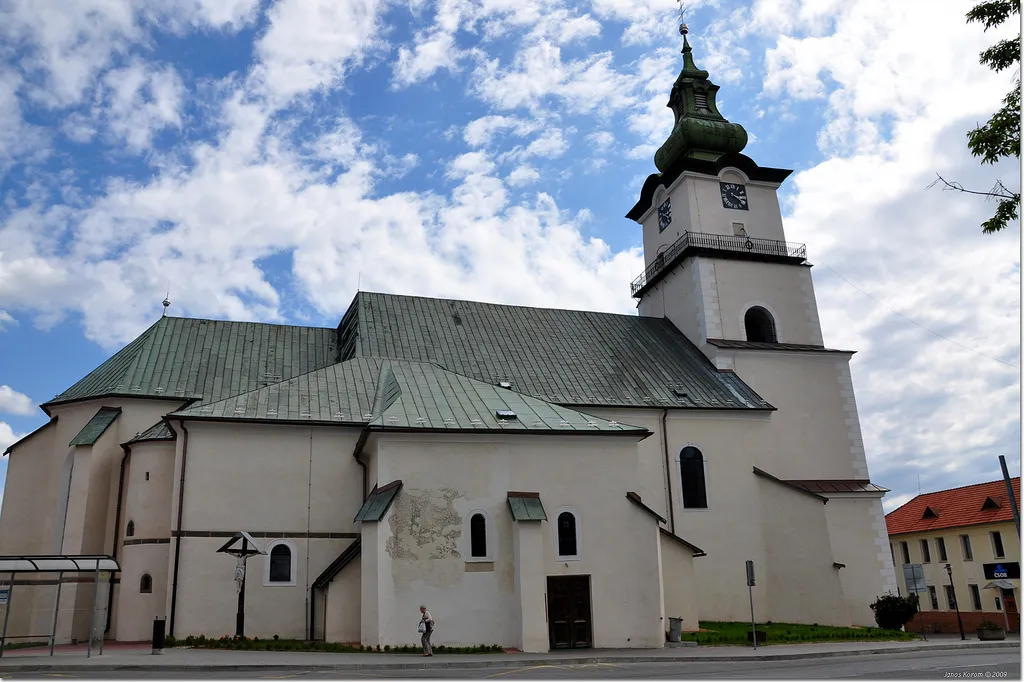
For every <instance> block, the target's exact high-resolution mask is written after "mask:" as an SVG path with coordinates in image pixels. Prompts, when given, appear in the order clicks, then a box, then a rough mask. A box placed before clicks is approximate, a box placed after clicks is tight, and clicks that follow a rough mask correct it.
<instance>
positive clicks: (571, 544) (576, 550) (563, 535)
mask: <svg viewBox="0 0 1024 682" xmlns="http://www.w3.org/2000/svg"><path fill="white" fill-rule="evenodd" d="M555 519H556V521H555V542H556V543H557V547H558V559H559V560H563V559H576V558H579V555H580V537H579V535H580V523H579V517H578V516H577V515H576V513H575V512H573V511H571V510H568V509H566V510H564V511H560V512H558V515H557V516H556V517H555Z"/></svg>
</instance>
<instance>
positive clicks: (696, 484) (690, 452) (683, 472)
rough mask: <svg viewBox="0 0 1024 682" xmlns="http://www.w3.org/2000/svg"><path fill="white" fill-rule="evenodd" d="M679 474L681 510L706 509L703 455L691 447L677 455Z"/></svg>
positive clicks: (706, 498) (706, 497)
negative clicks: (681, 493) (681, 487)
mask: <svg viewBox="0 0 1024 682" xmlns="http://www.w3.org/2000/svg"><path fill="white" fill-rule="evenodd" d="M679 474H680V477H681V478H682V481H683V508H684V509H707V507H708V491H707V486H706V484H705V481H704V455H703V454H701V451H700V450H698V449H697V448H695V447H693V446H687V447H685V448H683V451H682V452H680V453H679Z"/></svg>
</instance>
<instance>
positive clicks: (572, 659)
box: [0, 633, 1020, 673]
mask: <svg viewBox="0 0 1024 682" xmlns="http://www.w3.org/2000/svg"><path fill="white" fill-rule="evenodd" d="M1019 647H1020V637H1019V635H1017V634H1015V633H1014V634H1010V635H1008V636H1007V639H1005V640H1002V641H996V642H980V641H978V640H977V639H976V638H969V639H968V640H967V641H961V640H960V637H959V635H930V636H929V638H928V641H924V640H917V641H909V642H906V641H903V642H823V643H812V644H772V645H769V646H764V645H762V646H759V647H758V648H757V649H756V650H754V649H753V648H752V647H749V646H747V647H741V646H718V647H710V646H706V647H682V648H665V649H587V650H578V651H557V652H549V653H539V654H526V653H510V654H478V655H472V654H447V655H442V654H436V655H434V656H433V657H430V658H424V657H423V656H420V655H418V654H339V653H327V652H285V651H230V650H223V649H183V648H175V649H165V650H164V653H163V654H162V655H153V654H152V650H151V648H150V646H149V645H147V644H116V643H111V644H107V645H106V646H105V648H104V652H103V655H102V656H100V655H97V652H96V649H95V648H94V649H93V655H92V657H91V658H86V657H85V654H86V650H85V647H84V646H83V645H74V646H63V647H58V648H57V651H56V652H55V655H54V656H53V657H52V658H51V657H50V656H48V655H47V654H48V653H49V649H47V648H41V649H16V650H13V651H5V652H4V656H3V658H2V659H0V673H13V672H22V673H24V672H39V671H47V672H51V673H54V672H86V671H93V672H99V671H115V670H132V671H138V672H140V673H147V672H152V673H155V672H189V671H196V672H199V671H210V670H242V671H244V670H253V671H256V670H260V669H262V668H269V667H273V668H294V669H296V670H324V671H346V670H370V669H372V670H387V669H395V670H397V669H408V668H485V667H487V668H490V667H520V666H530V665H545V664H547V665H573V664H584V663H589V664H593V663H677V662H678V663H683V662H698V661H703V662H712V661H739V660H753V661H757V660H795V659H804V658H826V657H832V656H855V655H865V654H886V653H907V652H912V651H942V650H958V649H983V648H994V649H1006V648H1019Z"/></svg>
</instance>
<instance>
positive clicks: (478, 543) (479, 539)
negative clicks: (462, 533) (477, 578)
mask: <svg viewBox="0 0 1024 682" xmlns="http://www.w3.org/2000/svg"><path fill="white" fill-rule="evenodd" d="M469 556H471V557H472V558H474V559H483V558H484V557H486V556H487V518H486V517H485V516H484V515H483V514H480V513H476V514H473V516H471V517H470V519H469Z"/></svg>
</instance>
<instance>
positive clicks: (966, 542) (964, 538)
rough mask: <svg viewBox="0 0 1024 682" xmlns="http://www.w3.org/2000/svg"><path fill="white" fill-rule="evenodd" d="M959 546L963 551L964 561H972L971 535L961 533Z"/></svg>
mask: <svg viewBox="0 0 1024 682" xmlns="http://www.w3.org/2000/svg"><path fill="white" fill-rule="evenodd" d="M960 548H961V549H962V550H963V553H964V561H974V552H973V551H971V536H970V535H961V536H960Z"/></svg>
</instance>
